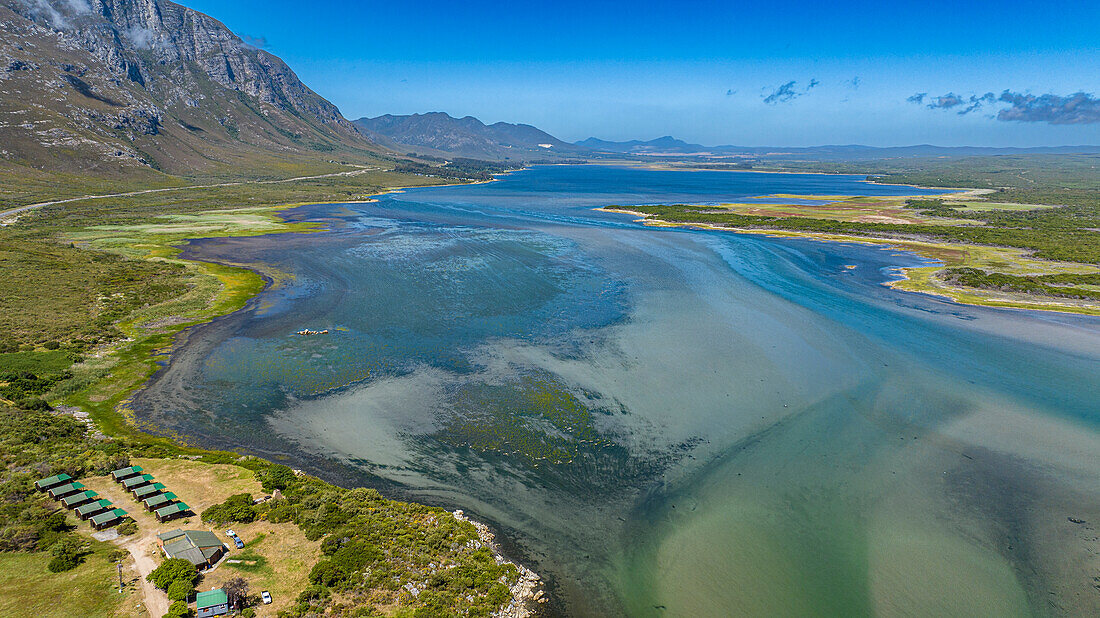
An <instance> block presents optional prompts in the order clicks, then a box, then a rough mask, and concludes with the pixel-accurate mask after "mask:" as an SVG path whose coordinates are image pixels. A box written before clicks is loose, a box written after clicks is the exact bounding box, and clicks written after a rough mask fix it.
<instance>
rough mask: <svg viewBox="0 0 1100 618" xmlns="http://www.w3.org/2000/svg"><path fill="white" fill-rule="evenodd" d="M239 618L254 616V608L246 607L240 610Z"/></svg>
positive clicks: (254, 617)
mask: <svg viewBox="0 0 1100 618" xmlns="http://www.w3.org/2000/svg"><path fill="white" fill-rule="evenodd" d="M241 618H256V610H254V609H252V608H251V607H246V608H244V609H242V610H241Z"/></svg>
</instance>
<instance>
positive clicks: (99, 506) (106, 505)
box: [76, 499, 114, 520]
mask: <svg viewBox="0 0 1100 618" xmlns="http://www.w3.org/2000/svg"><path fill="white" fill-rule="evenodd" d="M113 506H114V505H112V504H111V501H110V500H104V499H99V500H96V501H94V502H89V503H88V504H85V505H84V506H81V507H77V509H76V515H77V517H80V519H84V520H87V519H90V518H91V517H92V516H93V515H99V514H100V513H102V512H103V511H106V510H109V509H111V508H112V507H113Z"/></svg>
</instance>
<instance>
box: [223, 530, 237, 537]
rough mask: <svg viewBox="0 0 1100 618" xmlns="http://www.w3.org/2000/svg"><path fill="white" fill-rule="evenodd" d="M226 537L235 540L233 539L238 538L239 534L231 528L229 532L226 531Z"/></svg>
mask: <svg viewBox="0 0 1100 618" xmlns="http://www.w3.org/2000/svg"><path fill="white" fill-rule="evenodd" d="M225 536H227V537H229V538H233V537H235V536H237V533H236V532H234V531H233V529H232V528H230V529H229V530H226V531H225Z"/></svg>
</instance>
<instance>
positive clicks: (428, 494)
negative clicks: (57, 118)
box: [134, 166, 1100, 616]
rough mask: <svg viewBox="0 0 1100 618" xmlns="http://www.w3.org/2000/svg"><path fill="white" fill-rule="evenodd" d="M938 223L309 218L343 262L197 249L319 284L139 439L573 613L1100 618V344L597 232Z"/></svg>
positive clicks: (286, 303)
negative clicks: (456, 558) (472, 564)
mask: <svg viewBox="0 0 1100 618" xmlns="http://www.w3.org/2000/svg"><path fill="white" fill-rule="evenodd" d="M915 192H916V193H919V192H920V191H918V190H915V189H911V188H905V187H890V186H881V185H872V184H868V183H865V182H862V181H860V180H859V179H858V178H855V177H850V176H812V175H774V174H752V173H730V172H667V171H650V170H636V169H620V168H612V167H598V166H554V167H538V168H535V169H532V170H527V171H523V172H519V173H515V174H512V175H509V176H506V177H504V178H503V179H502V180H500V181H499V182H495V183H490V184H482V185H471V186H461V187H441V188H433V189H416V190H410V191H406V192H403V193H397V194H392V195H387V196H383V197H382V198H381V199H380V200H379V201H378V202H377V203H372V204H355V205H320V206H310V207H304V208H298V209H295V210H293V211H291V213H289V216H291V217H292V218H297V219H308V220H323V221H327V222H328V224H329V229H330V231H328V232H324V233H321V234H307V235H281V236H274V237H258V238H245V239H226V240H217V239H215V240H205V241H200V242H196V243H194V244H192V245H191V246H190V247H188V249H187V251H188V254H189V255H191V256H193V257H198V258H200V259H211V260H218V259H225V260H232V261H233V262H237V263H239V262H246V263H247V262H253V263H260V264H269V265H272V266H274V267H276V268H278V269H279V270H281V271H284V272H287V273H290V274H292V275H293V276H294V280H293V281H292V282H291V283H290V284H288V285H285V286H283V287H279V288H275V289H270V290H268V291H266V292H264V293H263V294H262V295H261V296H260V297H259V298H258V299H257V301H256V302H255V303H253V304H252V305H251V306H250V307H249V308H248V309H246V310H245V311H242V312H239V313H238V314H235V315H233V316H229V317H227V318H224V319H221V320H218V321H216V322H215V323H213V324H210V325H208V326H204V327H201V328H199V329H196V330H194V331H192V332H191V333H190V334H189V336H188V338H187V341H186V344H185V345H183V346H182V347H181V349H180V350H179V351H177V353H176V354H174V356H173V359H172V361H171V363H170V364H169V365H168V366H167V367H166V368H165V370H163V371H162V372H161V373H160V374H158V375H157V376H156V377H155V378H154V380H153V381H152V382H151V384H150V385H149V387H148V388H147V389H145V390H144V391H143V392H142V393H140V394H139V395H138V396H137V397H136V398H135V401H134V407H135V410H136V411H137V412H138V413H139V414H140V415H142V416H143V417H144V418H146V419H148V420H150V421H152V422H154V423H157V424H159V425H160V426H162V427H164V428H165V429H166V430H167V429H171V430H175V431H180V432H182V433H184V434H187V435H190V436H194V437H195V438H197V439H199V440H200V441H203V442H205V443H208V444H210V445H212V446H233V447H237V448H245V449H249V450H253V451H255V452H258V453H263V454H267V455H279V456H284V457H288V458H289V459H290V460H292V461H295V462H297V463H298V464H299V465H300V466H304V467H308V468H309V469H311V470H313V471H315V472H317V473H319V474H322V475H324V476H326V477H328V478H332V479H334V480H338V481H341V482H345V483H366V484H372V485H377V486H381V487H384V488H386V489H388V490H389V491H391V492H394V493H396V494H398V495H401V496H404V497H409V498H413V499H418V500H423V501H428V502H432V503H437V504H442V505H446V506H449V507H457V508H464V509H467V510H469V511H472V512H474V513H476V514H477V515H478V516H480V517H482V518H483V519H486V520H488V521H490V522H491V523H493V524H494V525H495V526H496V527H497V528H498V529H500V530H502V531H503V532H505V534H506V538H507V539H508V540H509V546H508V549H509V550H511V551H513V552H515V553H516V554H517V555H519V556H521V557H522V558H523V559H524V560H527V561H528V562H530V563H531V564H532V566H534V567H535V568H536V569H537V570H539V571H540V572H541V573H543V574H544V575H546V576H547V577H548V578H549V580H550V582H551V583H552V586H553V587H552V592H553V595H554V599H555V602H554V606H553V610H554V611H555V612H557V613H562V614H569V615H608V614H629V615H654V616H665V615H677V616H707V615H714V616H721V615H731V614H757V615H759V614H764V615H777V614H780V615H805V614H823V615H836V614H844V615H870V614H880V615H895V614H909V613H918V614H953V615H1012V614H1046V613H1055V614H1058V613H1063V614H1070V615H1074V614H1076V615H1087V614H1089V613H1090V612H1094V611H1100V600H1098V598H1097V595H1096V592H1095V588H1093V587H1092V580H1091V577H1094V576H1096V575H1100V571H1098V572H1095V573H1094V571H1096V569H1097V568H1100V565H1098V564H1097V563H1096V561H1095V556H1096V555H1097V552H1098V551H1100V545H1098V544H1097V541H1096V534H1095V532H1090V530H1091V528H1090V526H1092V525H1093V524H1088V523H1086V524H1076V523H1073V521H1070V518H1073V519H1074V520H1077V521H1086V522H1100V433H1098V427H1100V380H1098V379H1097V376H1098V375H1100V320H1097V319H1095V318H1086V317H1077V316H1066V315H1057V314H1035V313H1029V312H1022V311H1006V310H988V309H982V308H975V307H965V306H959V305H954V304H951V303H948V302H944V301H942V300H939V299H935V298H930V297H924V296H919V295H912V294H906V293H901V292H896V291H893V290H890V289H888V288H886V287H884V286H883V285H882V282H883V281H885V280H888V279H889V278H890V277H893V276H895V275H894V269H896V268H897V267H899V266H905V265H913V264H918V263H920V262H921V260H920V259H919V258H917V257H915V256H912V255H907V254H897V253H896V252H894V251H892V250H889V249H883V248H876V247H869V246H863V245H844V244H835V243H821V242H816V241H809V240H799V239H771V238H765V237H761V236H758V235H738V234H732V233H723V232H710V231H699V230H683V229H678V230H669V229H653V228H643V227H642V226H640V225H638V224H636V223H634V222H633V221H632V217H629V216H623V215H615V214H609V213H600V212H595V211H593V210H592V209H593V208H595V207H598V206H604V205H609V204H620V205H630V204H648V203H670V202H686V203H698V202H721V201H733V200H736V199H738V198H745V197H751V196H757V195H766V194H772V193H795V194H820V195H845V194H848V195H883V194H888V195H898V194H911V193H915ZM851 266H854V268H850V267H851ZM302 328H311V329H315V330H317V329H322V328H328V329H331V334H330V335H329V336H324V337H310V338H303V337H296V336H294V335H293V333H294V331H297V330H299V329H302ZM1090 535H1091V536H1090ZM1090 573H1091V575H1090ZM1052 597H1053V598H1054V599H1055V601H1056V603H1055V604H1052V603H1051V598H1052ZM1052 608H1055V609H1052Z"/></svg>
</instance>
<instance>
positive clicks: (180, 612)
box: [164, 601, 191, 618]
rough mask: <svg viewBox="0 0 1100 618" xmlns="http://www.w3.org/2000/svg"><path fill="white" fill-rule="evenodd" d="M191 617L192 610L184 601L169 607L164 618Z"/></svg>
mask: <svg viewBox="0 0 1100 618" xmlns="http://www.w3.org/2000/svg"><path fill="white" fill-rule="evenodd" d="M190 615H191V608H190V607H188V606H187V603H185V602H184V601H176V602H175V603H172V605H171V606H169V607H168V613H167V614H165V615H164V618H187V617H188V616H190Z"/></svg>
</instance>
